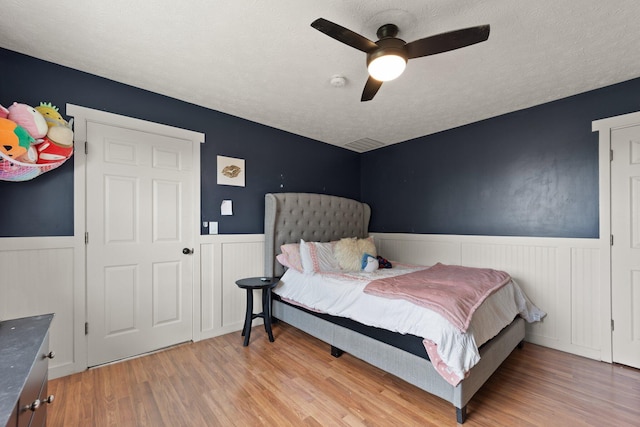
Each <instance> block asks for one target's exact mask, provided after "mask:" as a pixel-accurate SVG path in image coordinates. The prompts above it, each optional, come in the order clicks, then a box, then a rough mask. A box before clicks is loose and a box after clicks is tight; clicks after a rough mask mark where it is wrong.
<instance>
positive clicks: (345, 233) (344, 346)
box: [264, 193, 525, 423]
mask: <svg viewBox="0 0 640 427" xmlns="http://www.w3.org/2000/svg"><path fill="white" fill-rule="evenodd" d="M370 216H371V209H370V208H369V205H367V204H366V203H361V202H358V201H356V200H351V199H346V198H343V197H336V196H328V195H324V194H310V193H270V194H266V195H265V227H264V228H265V230H264V232H265V276H268V277H275V276H282V274H284V267H282V266H281V265H280V263H278V262H277V260H276V255H277V254H279V253H280V245H283V244H285V243H298V242H299V241H300V239H304V240H306V241H316V242H329V241H333V240H339V239H340V238H343V237H354V236H357V237H366V236H367V235H368V228H369V218H370ZM272 313H273V317H275V318H276V319H279V320H281V321H283V322H285V323H288V324H290V325H292V326H294V327H296V328H298V329H300V330H302V331H304V332H306V333H308V334H310V335H312V336H314V337H316V338H318V339H320V340H322V341H324V342H326V343H328V344H330V345H331V349H332V354H334V355H339V354H341V352H342V351H345V352H347V353H350V354H351V355H353V356H355V357H357V358H359V359H362V360H364V361H365V362H367V363H370V364H372V365H374V366H376V367H378V368H380V369H382V370H384V371H386V372H389V373H391V374H393V375H395V376H397V377H399V378H401V379H403V380H405V381H407V382H408V383H410V384H413V385H415V386H417V387H418V388H420V389H422V390H424V391H426V392H428V393H431V394H433V395H436V396H438V397H440V398H442V399H444V400H446V401H448V402H451V403H452V404H453V405H454V406H455V408H456V418H457V421H458V422H459V423H463V422H464V421H465V419H466V416H467V403H468V402H469V401H470V400H471V398H472V397H473V395H474V394H475V393H476V392H477V391H478V389H480V387H481V386H482V384H484V383H485V381H486V380H487V379H488V378H489V377H490V376H491V375H492V374H493V372H494V371H495V370H496V369H497V368H498V366H500V364H501V363H502V362H503V361H504V360H505V359H506V358H507V357H508V356H509V354H511V352H512V351H513V349H514V348H516V347H517V346H519V345H521V343H522V341H523V340H524V336H525V328H524V320H523V319H521V318H519V317H518V318H516V320H514V321H513V322H512V323H511V324H510V325H509V326H507V327H506V328H504V329H503V330H502V332H500V334H499V335H498V336H496V337H494V338H493V339H492V340H490V341H489V342H487V343H486V344H485V345H484V346H483V347H482V348H481V349H480V355H481V359H480V362H479V363H478V364H477V365H476V366H474V367H473V368H472V369H471V371H470V375H469V376H468V377H467V378H465V379H464V380H463V381H462V382H461V383H460V384H458V385H457V386H455V387H454V386H452V385H451V384H449V383H448V382H446V381H445V380H444V379H443V378H442V377H441V376H440V374H439V373H438V372H437V371H436V370H435V368H434V367H433V365H432V364H431V363H430V362H429V361H427V360H425V359H423V358H421V357H419V356H416V355H414V354H411V353H408V352H406V351H404V350H400V349H398V348H396V347H393V346H390V345H388V344H385V343H383V342H380V341H377V340H375V339H373V338H370V337H368V336H365V335H362V334H360V333H358V332H354V331H352V330H350V329H347V328H345V327H343V326H339V325H336V324H334V323H331V322H329V321H326V320H323V319H320V318H318V317H316V316H314V315H312V314H309V313H307V312H305V311H302V310H300V309H297V308H295V307H293V306H291V305H288V304H284V303H282V302H280V301H277V300H274V301H273V311H272ZM337 349H339V350H338V351H336V350H337Z"/></svg>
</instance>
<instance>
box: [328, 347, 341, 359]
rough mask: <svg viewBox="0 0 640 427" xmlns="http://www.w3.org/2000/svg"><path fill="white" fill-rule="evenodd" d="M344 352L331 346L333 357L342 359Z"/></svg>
mask: <svg viewBox="0 0 640 427" xmlns="http://www.w3.org/2000/svg"><path fill="white" fill-rule="evenodd" d="M343 353H344V351H342V350H340V349H339V348H338V347H334V346H331V355H332V356H333V357H340V356H342V354H343Z"/></svg>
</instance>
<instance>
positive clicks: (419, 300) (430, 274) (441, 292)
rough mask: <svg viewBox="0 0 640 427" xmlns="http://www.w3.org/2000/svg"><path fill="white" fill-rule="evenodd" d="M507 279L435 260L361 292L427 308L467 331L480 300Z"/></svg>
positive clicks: (495, 272) (484, 270)
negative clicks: (433, 262)
mask: <svg viewBox="0 0 640 427" xmlns="http://www.w3.org/2000/svg"><path fill="white" fill-rule="evenodd" d="M509 280H511V277H510V276H509V275H508V274H507V273H505V272H504V271H499V270H492V269H490V268H473V267H462V266H457V265H444V264H440V263H438V264H436V265H434V266H433V267H430V268H427V269H426V270H420V271H415V272H413V273H407V274H403V275H401V276H395V277H388V278H384V279H377V280H373V281H371V282H370V283H369V284H368V285H367V286H366V287H365V288H364V292H365V293H367V294H371V295H376V296H381V297H385V298H392V299H405V300H407V301H410V302H412V303H414V304H417V305H420V306H423V307H426V308H429V309H431V310H433V311H435V312H437V313H439V314H441V315H442V316H443V317H444V318H445V319H447V320H449V321H450V322H451V324H453V325H454V326H455V327H456V328H458V329H460V330H461V331H462V332H466V330H467V328H468V327H469V323H470V322H471V316H472V315H473V313H474V312H475V311H476V309H477V308H478V307H479V306H480V304H482V302H483V301H484V300H485V299H486V298H487V297H488V296H489V295H491V294H492V293H494V292H495V291H497V290H498V289H500V288H501V287H502V286H504V285H505V284H507V283H508V282H509Z"/></svg>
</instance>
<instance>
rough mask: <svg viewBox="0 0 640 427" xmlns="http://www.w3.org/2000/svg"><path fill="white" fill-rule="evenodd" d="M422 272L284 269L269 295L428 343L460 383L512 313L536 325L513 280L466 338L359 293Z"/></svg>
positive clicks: (413, 308)
mask: <svg viewBox="0 0 640 427" xmlns="http://www.w3.org/2000/svg"><path fill="white" fill-rule="evenodd" d="M425 268H427V267H417V266H405V265H399V264H395V265H394V267H393V268H392V269H380V270H377V271H375V272H374V273H365V272H358V273H342V274H338V273H330V274H326V273H325V274H304V273H300V272H298V271H296V270H294V269H289V270H287V271H286V273H285V274H284V275H283V276H282V279H281V281H280V283H279V284H278V286H277V287H276V288H274V292H275V293H277V294H278V295H280V296H281V297H282V298H284V299H285V300H288V301H291V302H293V303H296V304H299V305H302V306H304V307H306V308H309V309H312V310H315V311H319V312H322V313H328V314H331V315H333V316H340V317H347V318H350V319H353V320H356V321H358V322H360V323H363V324H365V325H369V326H375V327H378V328H383V329H387V330H390V331H394V332H399V333H401V334H413V335H416V336H419V337H422V338H424V339H426V340H429V341H431V342H433V343H435V344H436V345H437V348H438V355H439V356H440V358H441V359H442V361H443V362H444V363H445V364H446V365H447V366H448V369H449V370H450V371H451V372H452V373H454V374H455V375H456V376H458V377H459V378H460V379H462V378H464V377H465V374H466V372H467V371H469V370H470V369H471V368H472V367H473V366H474V365H475V364H476V363H478V361H479V360H480V354H479V352H478V347H479V346H481V345H482V344H483V343H485V342H486V341H488V340H490V339H491V338H493V337H494V336H496V335H497V334H498V333H499V332H500V331H501V330H502V329H503V328H504V327H505V326H507V325H508V324H509V323H511V321H513V318H514V317H515V316H516V315H517V314H520V315H521V316H522V317H523V318H524V319H526V320H527V321H529V322H533V321H537V320H540V319H541V318H542V317H544V315H545V313H544V312H542V311H541V310H539V309H538V308H537V307H535V306H534V305H533V304H532V303H531V302H530V301H529V299H528V298H527V297H526V296H525V295H524V293H523V292H522V290H521V289H520V287H519V286H518V285H517V284H516V283H515V282H513V281H511V282H509V283H508V284H507V285H506V286H504V287H503V288H501V289H500V290H498V291H496V292H495V293H494V294H492V295H491V296H490V297H489V298H487V300H485V302H484V303H482V305H481V306H480V307H479V308H478V309H477V310H476V312H475V314H474V315H473V320H472V322H471V325H470V327H469V328H468V330H467V332H466V333H462V332H460V331H459V330H458V329H457V328H456V327H454V326H453V325H452V324H451V323H450V322H449V321H448V320H446V319H445V318H444V317H442V316H441V315H440V314H438V313H436V312H434V311H432V310H429V309H427V308H424V307H420V306H418V305H415V304H413V303H411V302H408V301H405V300H401V299H387V298H382V297H377V296H373V295H369V294H365V293H364V292H363V289H364V287H365V286H366V285H367V283H369V282H370V281H371V280H375V279H379V278H383V277H390V276H397V275H401V274H406V273H410V272H413V271H416V270H421V269H425Z"/></svg>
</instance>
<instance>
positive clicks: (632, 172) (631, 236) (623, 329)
mask: <svg viewBox="0 0 640 427" xmlns="http://www.w3.org/2000/svg"><path fill="white" fill-rule="evenodd" d="M611 148H612V149H613V153H614V154H613V161H612V163H611V230H612V234H613V236H614V244H613V246H612V248H611V251H612V252H611V302H612V304H611V305H612V307H611V308H612V317H613V321H614V330H613V338H612V340H613V341H612V345H613V361H614V362H617V363H622V364H624V365H629V366H633V367H636V368H640V125H636V126H631V127H626V128H621V129H615V130H613V131H612V133H611Z"/></svg>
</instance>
